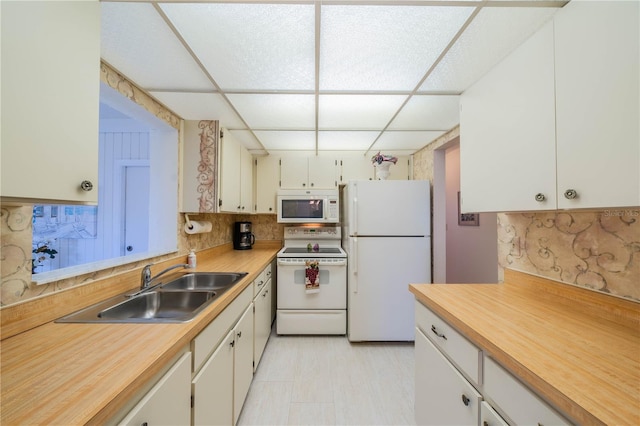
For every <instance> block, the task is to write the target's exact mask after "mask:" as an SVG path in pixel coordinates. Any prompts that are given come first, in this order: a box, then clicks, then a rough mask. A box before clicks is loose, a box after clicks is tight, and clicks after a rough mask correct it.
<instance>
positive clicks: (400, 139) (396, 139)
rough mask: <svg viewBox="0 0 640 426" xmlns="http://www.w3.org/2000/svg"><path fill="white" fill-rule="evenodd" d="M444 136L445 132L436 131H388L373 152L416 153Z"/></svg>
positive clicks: (373, 148)
mask: <svg viewBox="0 0 640 426" xmlns="http://www.w3.org/2000/svg"><path fill="white" fill-rule="evenodd" d="M443 134H444V132H436V131H431V132H429V131H426V132H420V131H404V132H400V131H394V132H388V131H387V132H384V133H383V134H382V135H381V136H380V139H378V141H377V142H376V144H375V145H374V146H373V147H372V148H371V149H372V151H381V152H383V153H386V152H387V151H389V152H393V151H394V150H409V151H412V152H415V151H417V150H419V149H420V148H422V147H424V146H425V145H427V144H429V143H430V142H432V141H433V140H434V139H436V138H437V137H439V136H442V135H443Z"/></svg>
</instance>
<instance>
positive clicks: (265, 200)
mask: <svg viewBox="0 0 640 426" xmlns="http://www.w3.org/2000/svg"><path fill="white" fill-rule="evenodd" d="M279 183H280V159H279V158H278V157H275V156H273V155H268V156H266V157H257V158H256V185H255V186H256V213H277V212H278V210H277V208H276V193H277V192H278V185H279Z"/></svg>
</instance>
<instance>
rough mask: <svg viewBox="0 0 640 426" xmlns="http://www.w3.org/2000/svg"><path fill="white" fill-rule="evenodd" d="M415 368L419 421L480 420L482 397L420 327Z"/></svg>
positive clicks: (459, 422) (465, 422) (463, 422)
mask: <svg viewBox="0 0 640 426" xmlns="http://www.w3.org/2000/svg"><path fill="white" fill-rule="evenodd" d="M415 369H416V375H415V380H416V383H415V415H416V419H415V420H416V424H419V425H477V424H478V419H479V416H480V402H481V401H482V397H481V396H480V394H479V393H478V392H477V391H476V390H475V389H474V388H473V386H471V384H469V382H467V381H466V380H465V379H464V377H462V376H461V375H460V373H459V372H458V371H457V370H456V369H455V367H453V365H451V363H450V362H449V361H448V360H447V359H446V358H445V357H444V355H442V354H441V353H440V351H439V350H438V349H437V348H436V347H435V346H434V345H433V344H432V343H431V342H430V341H429V339H427V338H426V337H425V335H424V334H422V332H421V331H420V329H418V328H416V341H415Z"/></svg>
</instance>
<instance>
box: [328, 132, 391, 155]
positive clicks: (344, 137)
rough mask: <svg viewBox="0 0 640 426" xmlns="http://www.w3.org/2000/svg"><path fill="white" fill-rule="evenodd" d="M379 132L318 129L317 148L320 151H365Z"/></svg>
mask: <svg viewBox="0 0 640 426" xmlns="http://www.w3.org/2000/svg"><path fill="white" fill-rule="evenodd" d="M379 134H380V132H372V131H362V132H354V131H320V132H318V149H319V150H321V151H365V150H366V149H367V148H369V146H370V145H371V144H372V143H373V141H374V140H376V138H377V137H378V135H379Z"/></svg>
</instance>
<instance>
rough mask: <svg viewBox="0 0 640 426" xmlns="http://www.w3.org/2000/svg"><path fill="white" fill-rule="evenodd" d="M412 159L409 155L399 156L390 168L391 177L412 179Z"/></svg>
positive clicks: (393, 178) (394, 178) (392, 178)
mask: <svg viewBox="0 0 640 426" xmlns="http://www.w3.org/2000/svg"><path fill="white" fill-rule="evenodd" d="M410 162H411V160H410V159H409V157H398V161H397V162H396V164H394V165H393V166H391V168H390V169H389V177H388V178H387V179H391V180H410V179H411V167H410Z"/></svg>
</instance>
